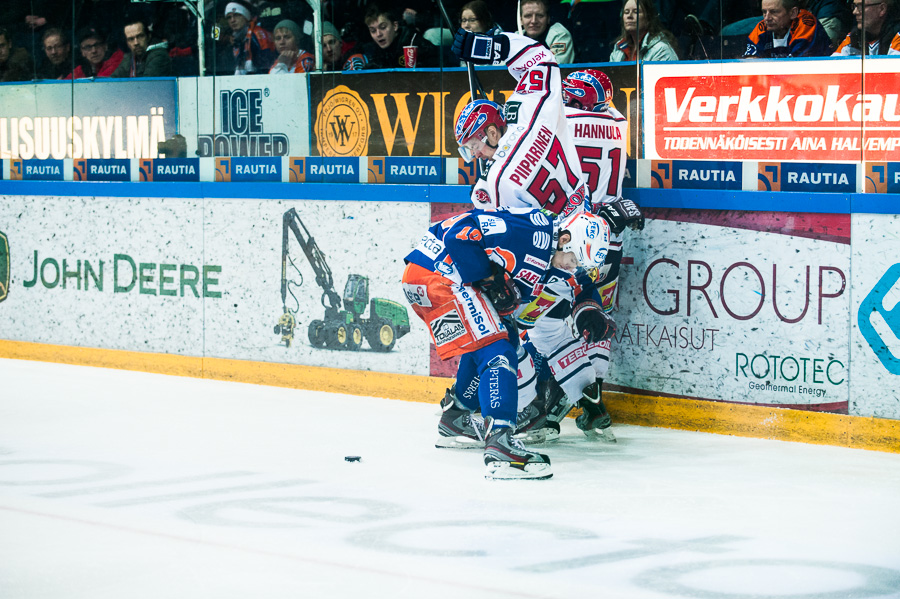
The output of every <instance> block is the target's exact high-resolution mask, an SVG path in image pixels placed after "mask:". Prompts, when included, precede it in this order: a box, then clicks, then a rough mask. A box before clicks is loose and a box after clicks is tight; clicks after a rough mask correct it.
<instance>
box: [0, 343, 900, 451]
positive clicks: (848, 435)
mask: <svg viewBox="0 0 900 599" xmlns="http://www.w3.org/2000/svg"><path fill="white" fill-rule="evenodd" d="M0 357H2V358H8V359H16V360H35V361H41V362H54V363H59V364H72V365H79V366H94V367H98V368H114V369H120V370H132V371H137V372H148V373H155V374H165V375H174V376H188V377H194V378H201V379H212V380H221V381H231V382H239V383H250V384H257V385H269V386H275V387H286V388H290V389H304V390H310V391H325V392H330V393H344V394H348V395H360V396H374V397H385V398H388V399H396V400H401V401H415V402H422V403H433V404H437V403H438V402H439V401H440V398H441V397H443V394H444V389H445V388H446V387H448V386H449V385H450V383H451V382H452V381H451V379H446V378H438V377H427V376H412V375H402V374H390V373H382V372H367V371H348V370H345V369H339V368H322V367H313V366H302V365H294V364H274V363H268V362H252V361H242V360H226V359H220V358H198V357H188V356H176V355H169V354H152V353H140V352H132V351H120V350H111V349H95V348H82V347H70V346H62V345H47V344H40V343H30V342H22V341H6V340H0ZM348 375H350V376H348ZM603 397H604V401H605V403H606V405H607V407H608V409H609V412H610V414H611V415H612V418H613V422H615V423H618V424H633V425H639V426H651V427H662V428H672V429H679V430H687V431H698V432H704V433H716V434H725V435H735V436H739V437H754V438H760V439H772V440H778V441H793V442H801V443H812V444H819V445H834V446H839V447H849V448H853V449H868V450H874V451H884V452H891V453H900V422H898V421H896V420H886V419H880V418H865V417H860V416H846V415H841V414H828V413H822V412H807V411H801V410H790V409H780V408H770V407H760V406H752V405H740V404H733V403H726V402H717V401H700V400H690V399H681V398H670V397H652V396H645V395H635V394H628V393H616V392H606V393H604V395H603ZM577 413H578V410H577V409H576V410H575V411H574V412H573V414H572V415H570V417H573V416H575V415H577Z"/></svg>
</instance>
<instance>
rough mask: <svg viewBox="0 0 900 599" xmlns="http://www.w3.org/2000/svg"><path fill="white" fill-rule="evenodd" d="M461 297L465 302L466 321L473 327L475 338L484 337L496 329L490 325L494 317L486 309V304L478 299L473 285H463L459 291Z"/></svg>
mask: <svg viewBox="0 0 900 599" xmlns="http://www.w3.org/2000/svg"><path fill="white" fill-rule="evenodd" d="M459 298H460V299H461V300H462V303H463V310H464V315H465V318H466V322H468V323H469V326H470V327H471V329H472V333H473V334H474V336H475V339H484V338H485V337H487V336H488V335H491V334H493V333H494V332H495V330H494V329H493V328H492V327H491V326H490V324H491V322H492V320H493V319H492V318H491V316H490V314H488V313H487V312H486V311H485V309H484V304H483V303H482V302H480V301H479V300H478V298H477V297H476V295H475V291H474V290H473V289H472V288H471V287H463V288H462V291H460V292H459Z"/></svg>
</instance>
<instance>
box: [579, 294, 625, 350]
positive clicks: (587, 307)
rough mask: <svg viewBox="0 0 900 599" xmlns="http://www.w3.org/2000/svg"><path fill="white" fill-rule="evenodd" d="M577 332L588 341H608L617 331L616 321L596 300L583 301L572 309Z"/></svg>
mask: <svg viewBox="0 0 900 599" xmlns="http://www.w3.org/2000/svg"><path fill="white" fill-rule="evenodd" d="M572 317H573V319H574V320H575V334H576V335H579V336H581V338H583V339H584V340H585V341H586V342H588V343H597V342H598V341H606V340H607V339H609V338H611V337H612V336H613V335H614V334H615V332H616V321H614V320H613V319H612V316H610V315H609V314H607V313H606V312H604V311H603V308H601V307H600V304H598V303H597V302H594V301H590V300H588V301H586V302H581V303H580V304H578V305H577V306H575V310H573V311H572Z"/></svg>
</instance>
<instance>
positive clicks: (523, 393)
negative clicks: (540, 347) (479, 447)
mask: <svg viewBox="0 0 900 599" xmlns="http://www.w3.org/2000/svg"><path fill="white" fill-rule="evenodd" d="M516 351H517V355H518V358H519V415H518V418H517V422H516V434H515V437H516V438H517V439H519V440H520V441H522V442H523V443H531V444H538V443H549V442H553V441H556V440H557V439H559V424H558V423H556V422H553V421H551V420H549V419H548V418H547V410H546V403H545V402H544V401H542V400H541V399H540V398H539V397H538V394H537V381H538V379H539V374H538V368H539V366H538V364H541V365H543V359H542V357H541V356H540V354H537V350H535V349H534V344H532V343H531V340H530V339H529V338H528V336H527V334H526V335H525V336H524V337H523V338H522V339H521V340H520V343H519V347H517V348H516ZM534 355H538V357H539V358H540V362H539V363H535V361H534V359H533V356H534ZM545 376H546V377H549V376H550V374H549V370H548V371H547V374H546V375H545Z"/></svg>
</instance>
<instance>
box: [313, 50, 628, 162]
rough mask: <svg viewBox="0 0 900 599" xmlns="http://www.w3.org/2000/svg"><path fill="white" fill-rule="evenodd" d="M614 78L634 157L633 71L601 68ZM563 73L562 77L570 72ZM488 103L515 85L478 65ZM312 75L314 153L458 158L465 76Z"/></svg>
mask: <svg viewBox="0 0 900 599" xmlns="http://www.w3.org/2000/svg"><path fill="white" fill-rule="evenodd" d="M596 68H598V69H599V70H602V71H603V72H604V73H606V74H607V75H608V76H609V78H610V79H611V80H612V84H613V90H614V94H613V100H612V105H613V106H614V107H615V108H616V109H617V110H618V111H619V112H621V113H622V114H624V115H626V116H627V117H628V119H629V123H630V129H629V139H628V146H627V149H628V154H629V155H632V156H633V155H634V148H635V145H634V140H635V139H636V138H635V135H636V130H635V128H636V123H637V119H636V118H635V116H634V115H636V113H637V93H636V88H637V85H636V83H637V70H636V68H635V67H634V65H630V66H623V65H599V66H597V67H596ZM574 70H575V69H572V68H570V67H566V68H564V69H562V74H563V76H566V75H568V74H569V73H570V72H572V71H574ZM477 74H478V79H479V80H480V81H481V85H482V87H483V88H484V90H485V92H486V94H487V97H488V99H489V100H493V101H494V102H497V103H499V104H503V103H504V102H505V101H506V100H507V99H508V98H509V97H510V96H511V95H512V94H513V91H514V90H515V87H516V80H515V79H513V77H512V76H511V75H510V74H509V71H508V70H507V69H506V68H502V67H478V69H477ZM309 77H310V105H311V112H312V120H313V131H312V137H313V142H312V148H311V149H312V151H313V153H314V155H317V156H345V157H346V156H423V157H424V156H437V157H441V156H443V157H448V156H456V155H457V154H456V148H457V146H456V141H455V139H454V137H453V130H454V127H455V124H456V118H457V117H458V116H459V113H460V112H461V111H462V109H463V108H464V107H465V106H466V104H467V103H468V102H469V101H470V100H471V98H470V96H469V83H468V76H467V74H466V71H465V70H463V69H459V68H454V69H452V70H445V71H443V72H441V71H438V70H436V69H424V70H421V71H419V70H417V71H407V70H398V71H392V72H390V73H389V75H388V76H385V75H383V74H379V73H352V72H351V73H343V74H340V73H328V74H325V75H317V74H312V75H309Z"/></svg>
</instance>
